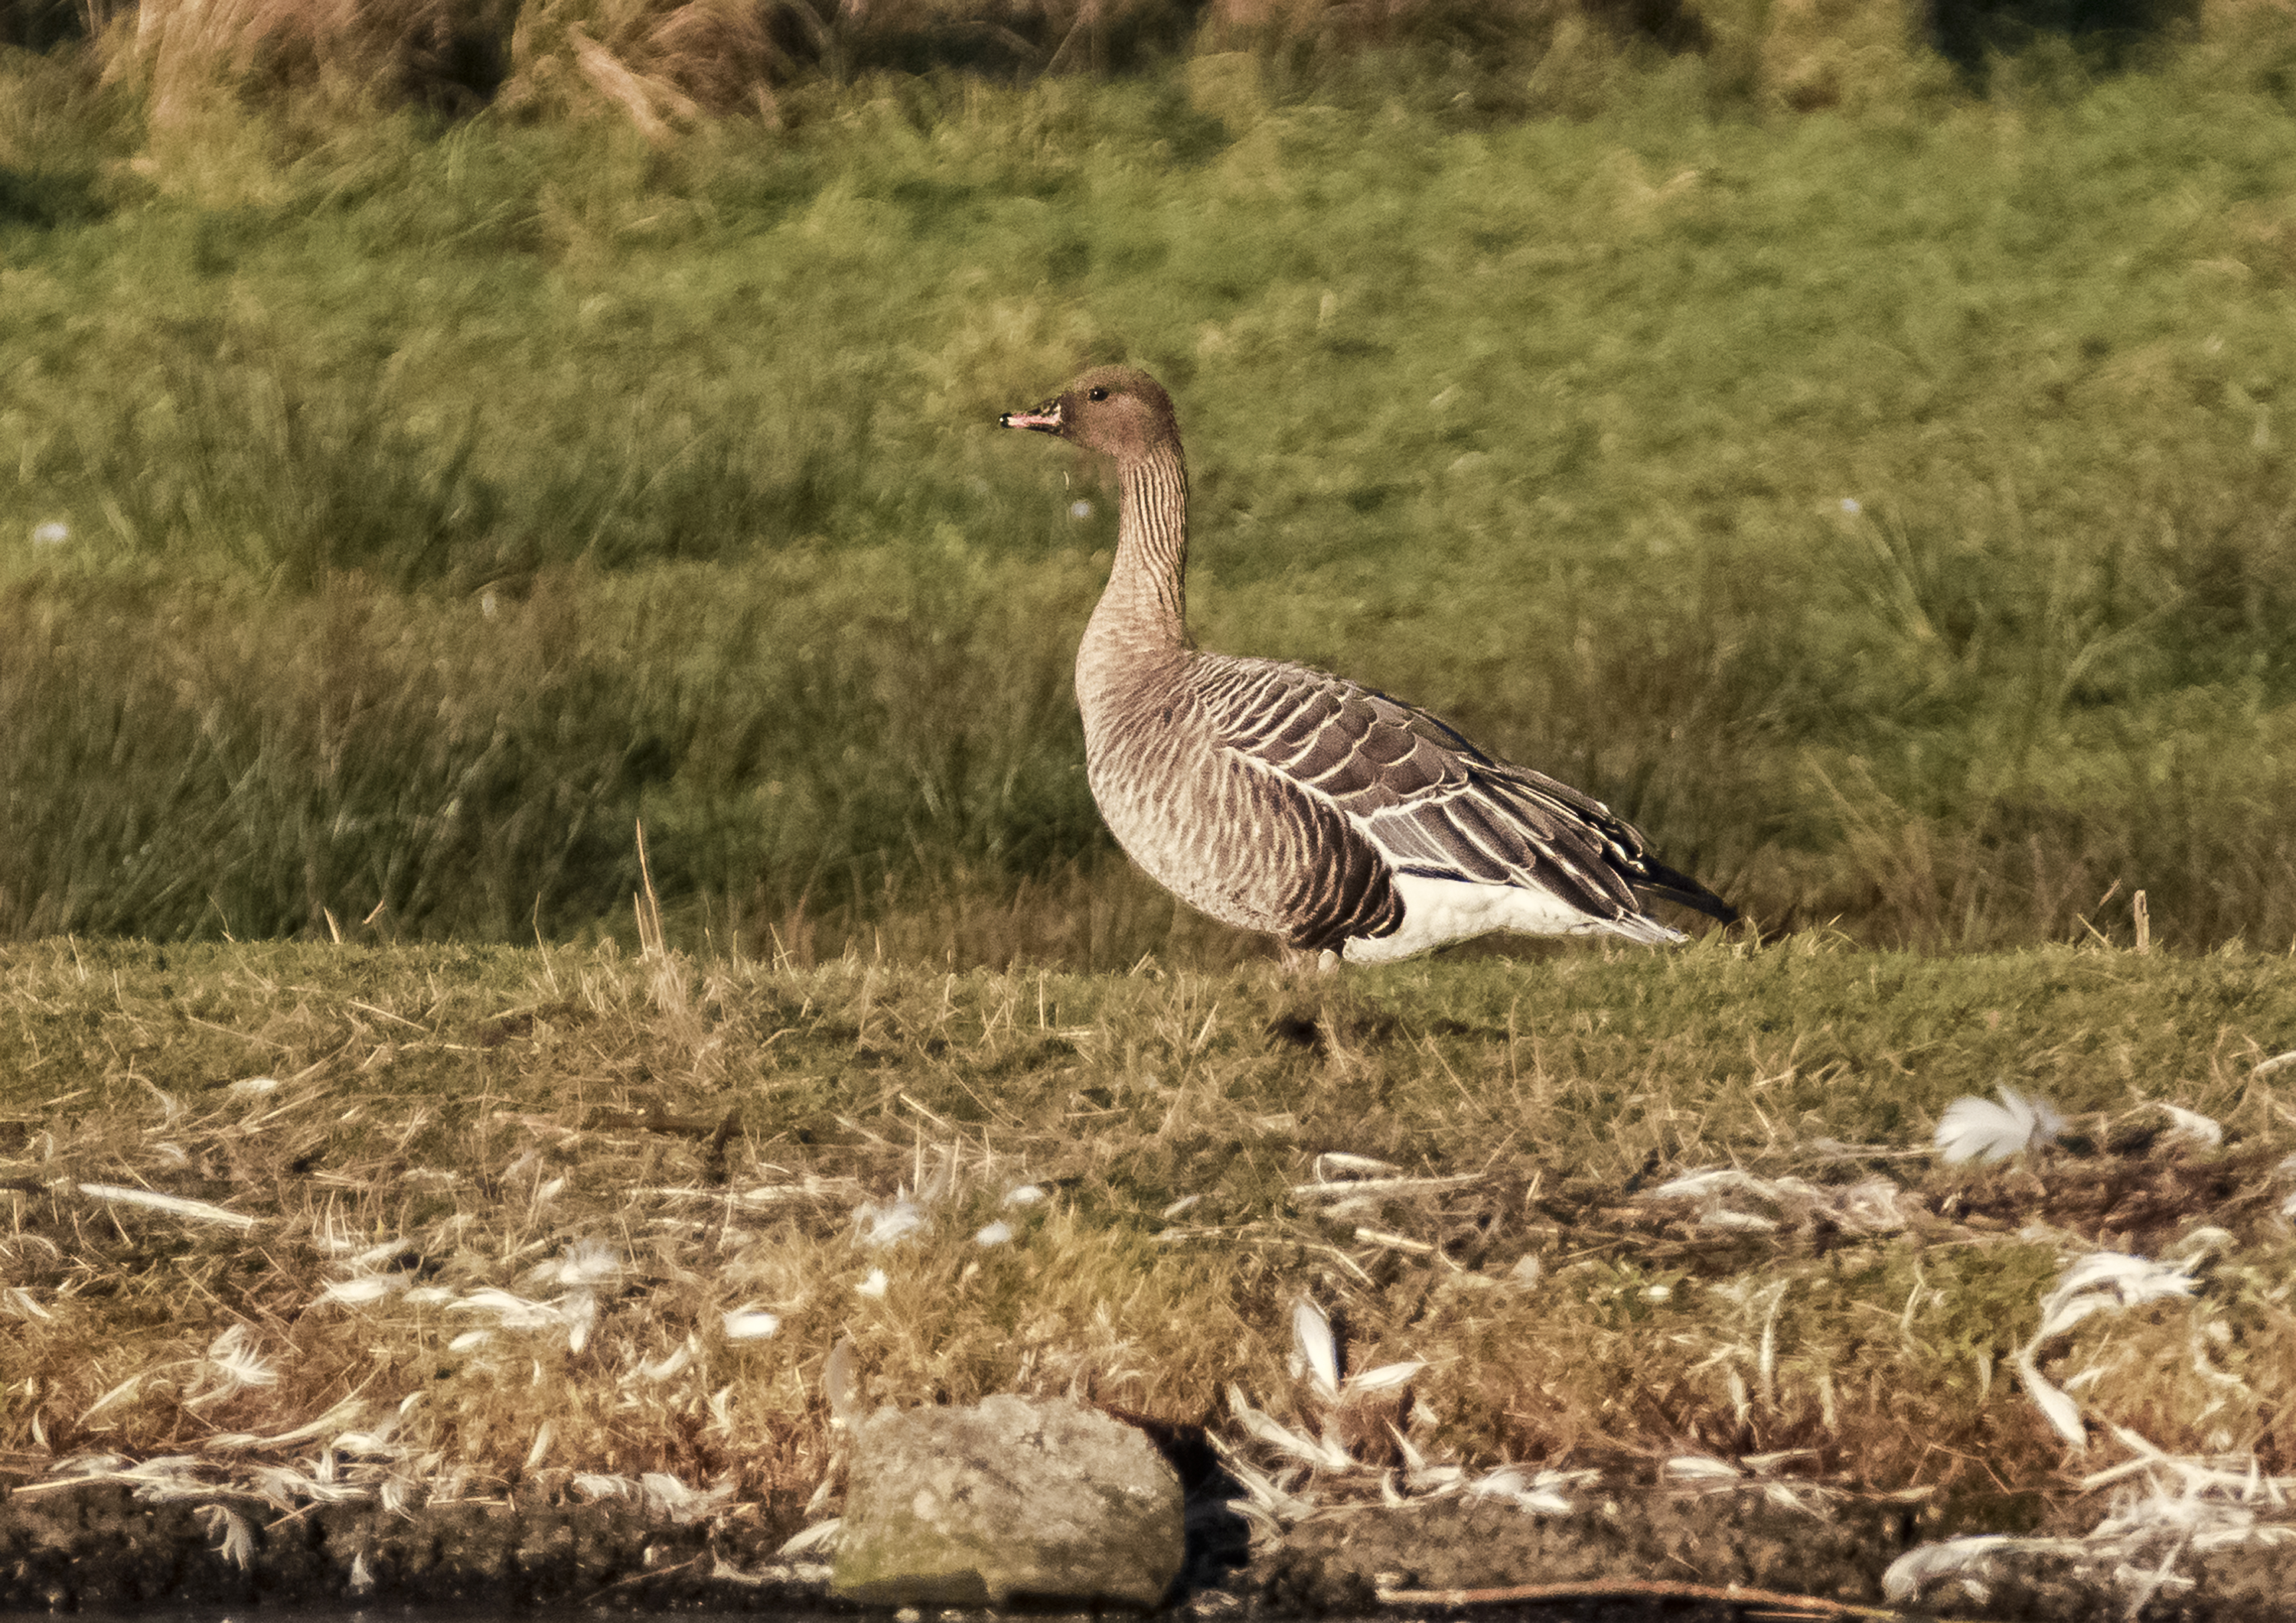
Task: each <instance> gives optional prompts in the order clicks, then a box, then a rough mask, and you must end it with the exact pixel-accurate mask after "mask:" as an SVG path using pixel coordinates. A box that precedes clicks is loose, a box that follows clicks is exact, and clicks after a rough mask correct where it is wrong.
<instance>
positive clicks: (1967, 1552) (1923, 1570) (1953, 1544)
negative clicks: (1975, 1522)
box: [1882, 1533, 2014, 1601]
mask: <svg viewBox="0 0 2296 1623" xmlns="http://www.w3.org/2000/svg"><path fill="white" fill-rule="evenodd" d="M2013 1542H2014V1541H2013V1540H2012V1539H2011V1538H2010V1537H2008V1536H2007V1535H2006V1534H2003V1533H1964V1534H1962V1535H1960V1536H1958V1537H1953V1538H1948V1539H1946V1540H1944V1541H1943V1542H1941V1543H1939V1544H1925V1545H1915V1547H1914V1548H1912V1549H1910V1550H1908V1551H1907V1552H1906V1553H1904V1554H1903V1555H1900V1556H1899V1557H1898V1559H1897V1560H1895V1561H1893V1562H1890V1565H1889V1567H1888V1569H1887V1570H1885V1571H1884V1572H1883V1573H1882V1594H1883V1595H1884V1596H1885V1597H1887V1598H1888V1599H1890V1600H1892V1601H1910V1600H1912V1599H1913V1598H1914V1597H1915V1595H1917V1594H1920V1593H1921V1591H1922V1587H1923V1586H1924V1585H1926V1584H1931V1583H1934V1582H1935V1581H1936V1580H1938V1579H1939V1578H1960V1579H1962V1580H1963V1581H1964V1583H1967V1582H1971V1581H1972V1580H1974V1581H1977V1582H1980V1583H1981V1582H1982V1581H1983V1580H1984V1578H1985V1577H1986V1576H1987V1574H1988V1573H1989V1570H1990V1568H1989V1560H1990V1558H1991V1557H1992V1556H1993V1555H1995V1554H1997V1553H1999V1552H2000V1551H2002V1550H2003V1549H2005V1548H2006V1547H2007V1546H2008V1545H2011V1544H2012V1543H2013ZM1979 1598H1980V1599H1982V1598H1983V1596H1982V1592H1980V1595H1979Z"/></svg>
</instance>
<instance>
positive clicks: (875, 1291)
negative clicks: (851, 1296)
mask: <svg viewBox="0 0 2296 1623" xmlns="http://www.w3.org/2000/svg"><path fill="white" fill-rule="evenodd" d="M891 1285H892V1281H890V1280H889V1279H887V1278H886V1277H885V1270H884V1269H882V1268H872V1269H870V1270H869V1277H868V1278H866V1279H865V1280H863V1281H862V1282H861V1283H859V1284H857V1285H856V1286H854V1287H853V1290H854V1292H855V1293H856V1294H857V1295H860V1296H867V1297H881V1296H883V1295H884V1294H885V1292H886V1291H887V1290H888V1289H890V1287H891Z"/></svg>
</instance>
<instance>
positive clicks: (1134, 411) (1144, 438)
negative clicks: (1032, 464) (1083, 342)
mask: <svg viewBox="0 0 2296 1623" xmlns="http://www.w3.org/2000/svg"><path fill="white" fill-rule="evenodd" d="M996 421H997V422H1000V423H1002V424H1003V425H1004V426H1005V427H1006V428H1008V429H1034V430H1037V432H1038V433H1040V434H1053V435H1056V436H1058V437H1059V438H1060V439H1065V440H1068V441H1069V442H1070V443H1071V444H1073V445H1079V446H1082V447H1084V448H1085V449H1086V450H1087V451H1098V452H1101V453H1102V454H1103V455H1108V456H1113V457H1114V458H1116V460H1117V461H1118V462H1119V463H1125V462H1136V461H1138V460H1139V459H1140V458H1142V457H1144V456H1146V455H1149V454H1150V453H1151V452H1153V451H1158V450H1162V449H1166V448H1171V449H1177V448H1178V447H1179V443H1180V424H1179V420H1178V419H1177V418H1176V417H1175V416H1174V415H1173V414H1172V397H1171V396H1169V395H1168V394H1166V393H1165V392H1164V389H1163V386H1162V385H1161V384H1160V383H1158V382H1157V381H1156V380H1155V379H1153V378H1152V377H1150V376H1149V375H1148V374H1147V373H1144V372H1136V371H1135V370H1134V369H1133V368H1131V367H1129V366H1099V367H1095V368H1094V369H1093V370H1092V371H1090V372H1087V373H1085V374H1084V376H1082V377H1080V378H1078V380H1077V381H1075V382H1073V383H1071V384H1070V385H1069V386H1068V387H1067V388H1066V389H1062V390H1061V392H1060V393H1059V394H1057V395H1054V397H1053V398H1051V399H1049V400H1047V401H1046V402H1045V403H1044V404H1043V405H1042V406H1037V408H1036V409H1035V410H1034V411H1026V412H1006V413H1005V414H1004V415H1003V416H1001V417H999V418H998V419H997V420H996Z"/></svg>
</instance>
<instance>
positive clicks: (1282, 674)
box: [1197, 659, 1672, 918]
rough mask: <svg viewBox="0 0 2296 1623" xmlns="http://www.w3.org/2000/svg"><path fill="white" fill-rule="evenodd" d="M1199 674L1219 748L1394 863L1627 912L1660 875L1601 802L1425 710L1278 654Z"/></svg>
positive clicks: (1222, 663)
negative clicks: (1326, 811) (1320, 807)
mask: <svg viewBox="0 0 2296 1623" xmlns="http://www.w3.org/2000/svg"><path fill="white" fill-rule="evenodd" d="M1197 671H1198V692H1199V693H1200V695H1201V699H1202V701H1203V703H1204V706H1205V710H1206V713H1207V716H1208V717H1209V718H1210V721H1211V724H1212V726H1213V729H1214V731H1215V733H1216V734H1218V736H1219V738H1220V739H1221V741H1222V742H1224V743H1225V744H1226V747H1227V748H1229V749H1231V750H1235V751H1236V752H1237V753H1238V754H1239V755H1241V756H1242V757H1244V758H1247V759H1249V760H1251V761H1252V762H1253V763H1255V764H1257V765H1258V766H1261V767H1263V768H1265V769H1266V770H1267V771H1269V772H1272V773H1274V774H1275V775H1277V776H1279V777H1282V778H1285V779H1288V780H1290V781H1291V782H1292V783H1295V784H1297V785H1299V786H1300V788H1302V789H1305V790H1308V791H1311V792H1312V793H1313V794H1315V795H1316V796H1317V797H1318V798H1321V799H1324V800H1326V801H1328V802H1329V803H1330V804H1331V805H1333V806H1334V807H1337V808H1338V809H1339V810H1340V811H1341V812H1343V813H1345V814H1346V815H1347V817H1348V819H1349V821H1350V822H1351V823H1353V824H1355V826H1356V827H1357V828H1358V829H1360V830H1361V831H1362V832H1364V834H1365V836H1366V837H1367V838H1368V839H1369V840H1370V841H1371V843H1372V844H1373V845H1374V847H1376V848H1377V849H1378V850H1379V851H1380V853H1381V854H1382V856H1384V857H1386V859H1387V860H1388V862H1389V863H1390V864H1391V865H1393V866H1394V867H1395V868H1397V869H1398V870H1401V871H1404V872H1408V873H1424V874H1430V875H1433V876H1438V877H1443V878H1455V879H1462V880H1469V881H1480V882H1483V883H1495V884H1515V885H1535V886H1539V887H1542V888H1544V889H1548V890H1552V891H1554V893H1555V894H1557V895H1558V896H1561V897H1562V898H1565V899H1566V900H1568V901H1570V902H1571V903H1572V904H1574V905H1575V906H1579V907H1582V908H1584V909H1585V910H1586V911H1587V912H1588V913H1589V914H1593V915H1595V917H1598V918H1617V917H1621V916H1625V915H1628V914H1638V913H1639V912H1640V911H1641V909H1640V906H1639V905H1638V904H1637V903H1636V899H1635V896H1634V892H1633V889H1632V888H1631V887H1632V886H1633V885H1634V884H1635V883H1636V881H1637V880H1638V878H1639V877H1641V876H1643V875H1644V874H1646V873H1648V874H1649V876H1650V877H1652V878H1653V879H1656V878H1658V877H1659V874H1658V873H1650V870H1649V865H1647V862H1646V857H1645V853H1644V845H1643V840H1642V836H1641V835H1640V834H1639V833H1637V832H1636V830H1635V829H1634V827H1633V826H1632V825H1631V824H1628V823H1627V822H1626V821H1625V820H1624V819H1622V818H1620V817H1618V816H1614V815H1613V814H1612V813H1611V810H1610V808H1609V807H1605V806H1603V804H1602V802H1600V801H1599V800H1595V799H1592V798H1590V797H1588V796H1587V795H1583V794H1581V793H1579V791H1577V790H1574V789H1571V788H1570V787H1569V786H1568V785H1566V784H1562V783H1556V782H1555V781H1554V779H1552V778H1549V777H1546V776H1545V775H1543V774H1540V773H1536V772H1532V771H1529V769H1527V768H1525V767H1521V766H1512V765H1510V764H1508V763H1507V762H1505V761H1502V760H1499V759H1497V758H1495V757H1493V756H1490V755H1488V754H1486V753H1484V752H1483V751H1482V750H1479V749H1477V748H1476V747H1475V746H1474V745H1473V744H1472V743H1470V742H1467V740H1466V739H1465V738H1464V737H1462V736H1461V735H1460V734H1458V733H1457V732H1456V731H1455V730H1454V729H1453V728H1451V727H1450V726H1448V725H1446V724H1445V723H1443V722H1442V721H1441V720H1439V719H1438V718H1437V717H1433V716H1431V715H1430V714H1428V713H1427V712H1426V711H1424V710H1422V709H1416V708H1415V707H1413V706H1411V705H1407V704H1404V703H1401V702H1399V701H1397V700H1394V699H1390V698H1389V697H1388V696H1387V695H1386V694H1384V693H1377V692H1375V691H1374V690H1372V689H1370V688H1365V687H1361V686H1358V685H1357V684H1355V683H1352V682H1349V681H1347V680H1346V679H1345V678H1343V677H1339V676H1326V675H1324V673H1322V672H1320V671H1313V670H1308V669H1307V668H1303V667H1300V666H1296V665H1286V664H1283V663H1281V662H1279V661H1275V660H1245V659H1207V660H1202V661H1201V663H1200V664H1199V666H1198V668H1197ZM1660 873H1664V874H1665V875H1666V876H1668V877H1672V875H1671V871H1670V870H1661V871H1660Z"/></svg>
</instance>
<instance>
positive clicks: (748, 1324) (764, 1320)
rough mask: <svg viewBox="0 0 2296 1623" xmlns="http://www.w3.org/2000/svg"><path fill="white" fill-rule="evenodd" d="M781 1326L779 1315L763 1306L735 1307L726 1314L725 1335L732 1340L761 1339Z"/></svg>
mask: <svg viewBox="0 0 2296 1623" xmlns="http://www.w3.org/2000/svg"><path fill="white" fill-rule="evenodd" d="M781 1327H782V1318H781V1315H780V1314H778V1313H768V1312H767V1311H766V1310H765V1309H764V1308H763V1307H736V1308H734V1309H733V1310H732V1311H731V1312H729V1313H727V1314H726V1340H732V1341H762V1340H765V1339H766V1338H767V1336H769V1335H772V1334H774V1333H775V1332H776V1331H778V1330H780V1329H781Z"/></svg>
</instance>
